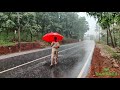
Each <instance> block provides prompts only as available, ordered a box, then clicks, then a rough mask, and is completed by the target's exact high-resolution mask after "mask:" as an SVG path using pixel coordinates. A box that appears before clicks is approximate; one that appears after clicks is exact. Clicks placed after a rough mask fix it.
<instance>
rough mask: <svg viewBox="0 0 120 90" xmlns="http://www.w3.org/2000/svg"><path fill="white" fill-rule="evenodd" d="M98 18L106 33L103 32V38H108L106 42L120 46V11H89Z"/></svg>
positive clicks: (113, 45)
mask: <svg viewBox="0 0 120 90" xmlns="http://www.w3.org/2000/svg"><path fill="white" fill-rule="evenodd" d="M87 13H88V14H89V15H90V16H94V17H95V18H96V19H97V20H98V24H99V25H100V26H101V28H102V30H103V31H106V34H104V33H101V35H102V38H106V40H105V41H106V44H107V45H111V46H112V47H118V46H119V47H120V12H87Z"/></svg>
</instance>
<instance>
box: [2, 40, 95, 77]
mask: <svg viewBox="0 0 120 90" xmlns="http://www.w3.org/2000/svg"><path fill="white" fill-rule="evenodd" d="M93 45H94V42H93V41H88V40H86V41H82V42H78V43H74V44H68V45H63V46H61V48H60V49H59V59H58V60H59V62H58V65H56V66H54V67H52V68H51V67H50V66H49V65H50V53H51V49H50V48H48V49H45V50H41V51H39V52H35V53H30V54H28V55H23V56H22V55H21V56H20V57H19V58H18V57H12V58H10V59H9V60H8V59H2V60H0V78H77V76H78V74H79V73H80V71H81V69H82V67H83V65H84V63H85V62H86V60H87V57H88V56H89V54H90V52H91V49H92V48H91V47H92V46H93Z"/></svg>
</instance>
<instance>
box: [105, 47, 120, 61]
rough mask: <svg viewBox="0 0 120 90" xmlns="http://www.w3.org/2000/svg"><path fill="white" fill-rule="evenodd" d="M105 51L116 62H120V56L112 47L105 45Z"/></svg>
mask: <svg viewBox="0 0 120 90" xmlns="http://www.w3.org/2000/svg"><path fill="white" fill-rule="evenodd" d="M104 49H105V50H106V51H107V52H108V53H109V54H110V56H111V58H114V59H116V60H120V55H119V54H118V53H116V51H115V49H114V48H113V49H114V50H113V49H112V48H111V47H110V46H108V45H104Z"/></svg>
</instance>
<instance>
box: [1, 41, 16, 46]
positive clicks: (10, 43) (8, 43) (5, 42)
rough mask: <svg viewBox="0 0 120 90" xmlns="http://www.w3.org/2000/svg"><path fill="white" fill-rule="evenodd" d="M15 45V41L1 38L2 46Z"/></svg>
mask: <svg viewBox="0 0 120 90" xmlns="http://www.w3.org/2000/svg"><path fill="white" fill-rule="evenodd" d="M13 45H15V43H13V42H8V41H3V40H0V46H13Z"/></svg>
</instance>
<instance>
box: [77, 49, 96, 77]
mask: <svg viewBox="0 0 120 90" xmlns="http://www.w3.org/2000/svg"><path fill="white" fill-rule="evenodd" d="M93 51H94V49H92V50H91V53H90V54H89V56H88V58H87V61H86V62H85V64H84V66H83V68H82V69H81V71H80V73H79V75H78V77H77V78H82V75H83V72H84V70H85V68H86V66H87V64H88V61H89V59H90V57H91V55H92V54H93Z"/></svg>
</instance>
